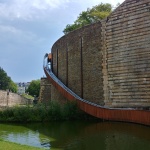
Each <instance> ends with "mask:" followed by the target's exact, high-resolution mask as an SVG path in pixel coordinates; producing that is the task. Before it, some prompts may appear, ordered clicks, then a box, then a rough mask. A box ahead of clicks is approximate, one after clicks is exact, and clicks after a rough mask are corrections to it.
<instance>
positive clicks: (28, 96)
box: [22, 94, 34, 100]
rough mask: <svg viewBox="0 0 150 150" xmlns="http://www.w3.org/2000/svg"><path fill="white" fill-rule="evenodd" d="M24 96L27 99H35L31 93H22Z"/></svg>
mask: <svg viewBox="0 0 150 150" xmlns="http://www.w3.org/2000/svg"><path fill="white" fill-rule="evenodd" d="M22 96H23V97H24V98H26V99H31V100H34V97H33V96H31V95H28V94H22Z"/></svg>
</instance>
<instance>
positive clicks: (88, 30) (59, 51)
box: [52, 22, 104, 105]
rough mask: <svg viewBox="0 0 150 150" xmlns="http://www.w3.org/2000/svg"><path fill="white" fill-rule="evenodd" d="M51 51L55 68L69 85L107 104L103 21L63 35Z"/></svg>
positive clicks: (80, 93)
mask: <svg viewBox="0 0 150 150" xmlns="http://www.w3.org/2000/svg"><path fill="white" fill-rule="evenodd" d="M52 54H53V63H52V64H53V72H54V74H55V75H56V76H57V77H58V78H59V79H60V80H61V81H62V82H63V83H64V84H65V85H66V86H68V87H69V88H70V89H71V90H72V91H73V92H75V93H76V94H77V95H79V96H80V97H82V98H84V99H86V100H88V101H92V102H94V103H97V104H101V105H103V104H104V103H103V102H104V98H103V78H102V65H101V64H102V48H101V23H100V22H99V23H96V24H93V25H90V26H85V27H83V28H81V29H79V30H76V31H74V32H71V33H70V34H68V35H67V36H64V37H62V38H61V39H59V40H58V41H57V42H56V43H55V44H54V45H53V47H52ZM91 93H92V94H91Z"/></svg>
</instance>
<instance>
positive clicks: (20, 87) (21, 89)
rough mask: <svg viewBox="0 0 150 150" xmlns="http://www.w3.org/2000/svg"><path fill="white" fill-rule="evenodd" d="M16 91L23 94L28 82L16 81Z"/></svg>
mask: <svg viewBox="0 0 150 150" xmlns="http://www.w3.org/2000/svg"><path fill="white" fill-rule="evenodd" d="M16 84H17V93H18V94H24V93H26V90H27V89H28V87H29V85H30V82H17V83H16Z"/></svg>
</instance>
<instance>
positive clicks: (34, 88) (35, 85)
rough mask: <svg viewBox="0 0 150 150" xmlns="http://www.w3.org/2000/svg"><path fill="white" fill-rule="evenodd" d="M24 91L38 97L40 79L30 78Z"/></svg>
mask: <svg viewBox="0 0 150 150" xmlns="http://www.w3.org/2000/svg"><path fill="white" fill-rule="evenodd" d="M26 92H29V94H30V95H32V96H35V95H36V96H37V97H38V96H39V92H40V80H32V81H31V83H30V85H29V87H28V89H27V91H26Z"/></svg>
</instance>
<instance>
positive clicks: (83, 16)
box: [63, 3, 112, 34]
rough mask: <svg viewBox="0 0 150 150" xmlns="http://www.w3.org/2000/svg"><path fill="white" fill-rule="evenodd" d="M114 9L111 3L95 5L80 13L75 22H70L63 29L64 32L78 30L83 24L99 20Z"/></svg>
mask: <svg viewBox="0 0 150 150" xmlns="http://www.w3.org/2000/svg"><path fill="white" fill-rule="evenodd" d="M111 11H112V5H111V4H108V3H106V4H103V3H101V4H99V5H96V6H94V7H93V8H91V9H90V8H88V9H87V11H83V12H82V13H80V14H79V16H78V18H77V20H76V21H74V23H73V24H68V25H67V26H66V28H65V29H64V30H63V32H64V34H67V33H69V32H71V31H73V30H76V29H78V28H80V27H82V26H85V25H88V24H91V23H95V22H98V21H100V20H102V19H103V18H106V17H107V16H108V15H109V14H110V13H111Z"/></svg>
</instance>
